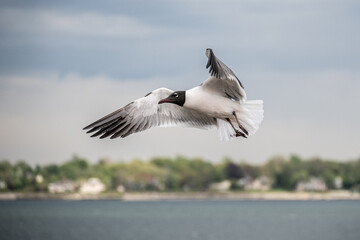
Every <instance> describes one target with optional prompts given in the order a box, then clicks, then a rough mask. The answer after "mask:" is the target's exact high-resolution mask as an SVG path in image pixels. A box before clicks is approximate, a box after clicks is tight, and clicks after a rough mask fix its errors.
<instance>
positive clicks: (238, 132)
mask: <svg viewBox="0 0 360 240" xmlns="http://www.w3.org/2000/svg"><path fill="white" fill-rule="evenodd" d="M226 120H227V121H228V122H229V123H230V125H231V127H232V128H233V129H234V131H235V134H236V135H235V136H236V137H244V138H247V136H246V135H245V134H244V133H242V132H240V131H239V130H237V129H236V128H235V127H234V125H233V124H232V122H231V121H230V119H229V118H227V119H226Z"/></svg>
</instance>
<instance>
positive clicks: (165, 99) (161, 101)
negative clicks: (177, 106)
mask: <svg viewBox="0 0 360 240" xmlns="http://www.w3.org/2000/svg"><path fill="white" fill-rule="evenodd" d="M167 102H170V100H169V99H168V98H164V99H161V100H160V101H159V104H162V103H167Z"/></svg>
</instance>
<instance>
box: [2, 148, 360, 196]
mask: <svg viewBox="0 0 360 240" xmlns="http://www.w3.org/2000/svg"><path fill="white" fill-rule="evenodd" d="M261 176H266V177H268V178H269V179H271V182H272V188H273V189H282V190H290V191H291V190H294V189H295V188H296V184H297V183H298V182H299V181H306V180H308V179H309V178H311V177H318V178H321V179H322V180H323V181H324V182H325V183H326V185H327V187H328V188H329V189H332V188H334V187H335V186H334V179H335V178H336V177H341V178H342V181H343V188H344V189H349V190H358V189H359V186H360V158H359V159H357V160H352V161H348V162H338V161H328V160H323V159H319V158H313V159H302V158H300V157H299V156H296V155H293V156H290V157H288V158H284V157H281V156H277V157H273V158H271V159H269V160H268V161H267V162H265V163H264V164H262V165H254V164H249V163H246V162H236V161H234V160H232V159H230V158H225V159H223V160H222V161H221V162H218V163H211V162H209V161H205V160H203V159H200V158H190V159H189V158H186V157H182V156H178V157H174V158H165V157H162V158H152V159H150V160H149V161H142V160H139V159H134V160H132V161H130V162H111V161H109V160H106V159H101V160H99V161H98V162H97V163H94V164H91V163H89V162H88V161H87V160H86V159H85V158H82V157H79V156H77V155H74V156H73V157H72V158H71V159H70V160H68V161H66V162H64V163H62V164H48V165H44V166H40V165H36V166H35V167H32V166H30V165H29V164H28V163H26V162H25V161H19V162H17V163H14V164H11V163H10V162H9V161H7V160H2V161H0V183H2V185H3V186H2V188H0V191H25V192H36V191H40V192H41V191H47V186H48V184H49V183H51V182H57V181H63V180H72V181H75V182H80V181H84V180H86V179H88V178H90V177H97V178H99V179H100V180H101V181H102V182H103V183H104V184H105V185H106V186H107V189H108V190H109V191H115V190H116V189H117V187H118V186H119V185H122V186H124V187H125V188H126V189H128V190H135V191H151V190H158V191H159V190H160V191H183V190H190V191H203V190H207V189H208V188H209V186H210V184H212V183H215V182H221V181H223V180H230V181H231V183H232V185H231V187H232V189H241V187H240V186H238V185H237V182H238V180H239V179H241V178H248V179H256V178H259V177H261ZM39 178H40V179H39Z"/></svg>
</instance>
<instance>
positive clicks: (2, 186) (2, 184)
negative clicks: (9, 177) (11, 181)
mask: <svg viewBox="0 0 360 240" xmlns="http://www.w3.org/2000/svg"><path fill="white" fill-rule="evenodd" d="M6 188H7V185H6V182H5V181H2V180H0V190H4V189H6Z"/></svg>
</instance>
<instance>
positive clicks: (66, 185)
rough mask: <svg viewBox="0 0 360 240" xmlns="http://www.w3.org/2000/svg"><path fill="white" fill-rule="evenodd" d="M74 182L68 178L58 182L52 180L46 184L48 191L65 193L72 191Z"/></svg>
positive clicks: (74, 185)
mask: <svg viewBox="0 0 360 240" xmlns="http://www.w3.org/2000/svg"><path fill="white" fill-rule="evenodd" d="M75 189H76V184H75V183H74V182H73V181H70V180H62V181H59V182H52V183H49V185H48V191H49V192H50V193H67V192H74V191H75Z"/></svg>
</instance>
